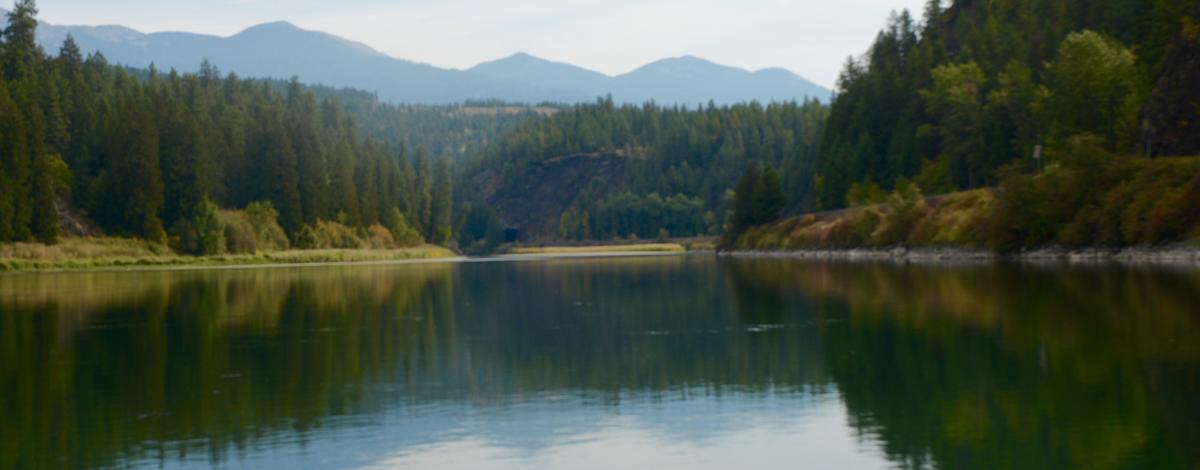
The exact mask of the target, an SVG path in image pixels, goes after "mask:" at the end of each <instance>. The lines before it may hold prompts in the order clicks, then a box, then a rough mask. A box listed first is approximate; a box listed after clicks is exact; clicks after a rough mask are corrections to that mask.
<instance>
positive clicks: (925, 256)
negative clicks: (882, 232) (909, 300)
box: [718, 246, 1200, 265]
mask: <svg viewBox="0 0 1200 470" xmlns="http://www.w3.org/2000/svg"><path fill="white" fill-rule="evenodd" d="M718 255H719V256H722V257H730V258H749V259H797V260H820V261H873V262H874V261H883V262H904V263H959V262H966V263H974V262H982V263H995V262H1010V261H1011V262H1028V263H1038V262H1046V263H1070V264H1087V263H1123V264H1180V265H1200V248H1197V247H1195V246H1172V247H1161V248H1125V249H1096V248H1091V249H1066V248H1043V249H1037V250H1030V251H1023V252H1019V253H998V252H994V251H987V250H974V249H967V248H953V247H942V248H907V247H895V248H845V249H829V250H763V251H723V252H720V253H719V254H718Z"/></svg>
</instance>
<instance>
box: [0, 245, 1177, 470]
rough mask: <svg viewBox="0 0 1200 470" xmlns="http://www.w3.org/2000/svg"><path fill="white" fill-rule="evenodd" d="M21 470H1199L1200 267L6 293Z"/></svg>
mask: <svg viewBox="0 0 1200 470" xmlns="http://www.w3.org/2000/svg"><path fill="white" fill-rule="evenodd" d="M0 404H2V406H0V468H4V469H8V468H21V469H25V468H29V469H41V468H56V469H57V468H113V467H116V468H169V469H174V468H209V467H220V468H255V469H273V468H274V469H288V470H292V469H297V468H333V469H343V468H344V469H357V468H368V469H370V468H422V469H442V468H462V469H516V468H573V469H576V468H578V469H588V468H596V469H611V468H656V469H660V468H698V469H705V468H713V469H725V468H797V467H800V468H838V469H841V470H851V469H860V468H864V469H868V468H870V469H873V468H1058V469H1068V468H1098V469H1107V468H1184V469H1194V468H1200V270H1198V269H1196V268H1192V267H1161V266H1160V267H1149V266H1140V267H1139V266H1132V267H1131V266H1118V265H1091V266H1070V265H1062V264H1008V263H960V264H902V263H892V262H820V261H797V260H761V259H717V258H714V257H712V256H703V255H680V256H656V257H627V258H603V259H580V258H570V259H554V258H549V259H526V260H513V261H498V262H448V263H427V264H412V265H404V264H398V265H366V266H323V267H308V268H304V267H289V268H254V269H235V270H228V269H226V270H184V271H141V272H81V273H59V274H19V275H2V276H0Z"/></svg>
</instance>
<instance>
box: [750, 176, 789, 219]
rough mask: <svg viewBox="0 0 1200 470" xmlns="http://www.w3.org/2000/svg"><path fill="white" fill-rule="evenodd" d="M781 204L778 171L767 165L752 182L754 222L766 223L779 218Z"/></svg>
mask: <svg viewBox="0 0 1200 470" xmlns="http://www.w3.org/2000/svg"><path fill="white" fill-rule="evenodd" d="M783 204H784V197H783V189H782V187H781V186H780V179H779V173H778V172H776V171H775V169H774V168H772V167H770V166H768V167H766V169H764V170H763V172H762V175H761V176H759V178H758V181H757V182H755V184H754V224H755V225H760V224H766V223H770V222H774V221H775V220H777V219H779V215H780V213H782V212H783Z"/></svg>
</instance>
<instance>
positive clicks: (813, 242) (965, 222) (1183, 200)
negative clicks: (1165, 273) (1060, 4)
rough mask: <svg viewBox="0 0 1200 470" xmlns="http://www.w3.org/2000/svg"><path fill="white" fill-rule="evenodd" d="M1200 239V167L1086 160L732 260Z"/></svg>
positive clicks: (888, 208)
mask: <svg viewBox="0 0 1200 470" xmlns="http://www.w3.org/2000/svg"><path fill="white" fill-rule="evenodd" d="M1197 239H1200V158H1163V159H1155V160H1148V159H1137V158H1111V159H1108V160H1080V161H1076V162H1071V163H1070V164H1063V165H1058V166H1054V167H1051V168H1049V169H1047V170H1046V171H1045V172H1044V173H1042V174H1036V175H1033V174H1017V173H1013V174H1011V175H1007V176H1005V177H1004V178H1003V179H1002V183H1001V184H1000V186H999V187H997V188H994V189H979V190H973V191H965V192H959V193H954V194H949V195H945V196H939V197H935V198H926V197H924V196H922V195H921V194H920V190H919V188H916V187H915V186H913V187H910V188H905V190H903V191H897V192H896V193H893V194H892V195H891V196H890V197H889V198H888V201H887V202H886V203H884V204H877V205H871V206H865V207H858V208H852V209H847V210H843V211H836V212H828V213H822V214H809V215H804V216H799V217H794V218H790V219H786V220H781V221H778V222H774V223H771V224H767V225H763V226H758V227H753V228H750V229H748V230H746V231H745V232H743V233H742V234H740V235H739V236H737V237H736V238H734V239H733V240H732V243H731V244H730V245H729V248H730V249H732V250H734V251H780V250H845V249H860V248H888V247H908V248H961V249H969V250H987V251H992V252H996V253H1015V252H1026V251H1031V250H1042V249H1068V250H1079V249H1101V250H1106V249H1113V250H1115V249H1125V248H1144V249H1157V248H1168V247H1174V248H1177V247H1180V246H1195V243H1196V240H1197Z"/></svg>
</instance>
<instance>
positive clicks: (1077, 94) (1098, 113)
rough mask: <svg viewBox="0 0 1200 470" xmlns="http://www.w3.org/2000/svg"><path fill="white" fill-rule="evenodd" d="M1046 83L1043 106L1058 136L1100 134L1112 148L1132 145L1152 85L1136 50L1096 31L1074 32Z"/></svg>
mask: <svg viewBox="0 0 1200 470" xmlns="http://www.w3.org/2000/svg"><path fill="white" fill-rule="evenodd" d="M1044 82H1045V84H1044V89H1043V92H1042V93H1043V96H1042V98H1041V103H1040V108H1041V110H1042V113H1043V114H1044V115H1045V116H1046V117H1045V120H1046V121H1047V122H1049V123H1050V126H1051V132H1052V133H1053V134H1054V135H1055V136H1056V137H1058V138H1065V137H1069V136H1072V135H1076V134H1094V135H1098V136H1103V137H1104V139H1105V140H1106V143H1107V148H1108V149H1109V150H1110V151H1114V152H1115V151H1117V150H1119V149H1124V148H1127V147H1128V145H1129V143H1130V139H1131V138H1132V137H1133V133H1134V132H1135V131H1136V127H1137V117H1138V111H1139V110H1140V109H1141V104H1142V97H1143V93H1144V92H1145V88H1146V85H1144V83H1143V82H1144V80H1143V79H1142V75H1141V74H1140V73H1139V70H1138V65H1137V58H1136V57H1135V56H1134V54H1133V51H1132V50H1130V49H1129V48H1127V47H1125V46H1123V45H1121V44H1120V43H1119V42H1117V41H1116V40H1114V39H1111V38H1106V37H1104V36H1103V35H1101V34H1099V33H1096V32H1093V31H1086V30H1085V31H1082V32H1078V33H1071V34H1069V35H1067V38H1066V39H1065V40H1063V43H1062V46H1060V47H1059V50H1058V56H1057V57H1056V58H1055V60H1054V61H1053V62H1051V63H1049V64H1047V65H1046V72H1045V80H1044Z"/></svg>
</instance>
